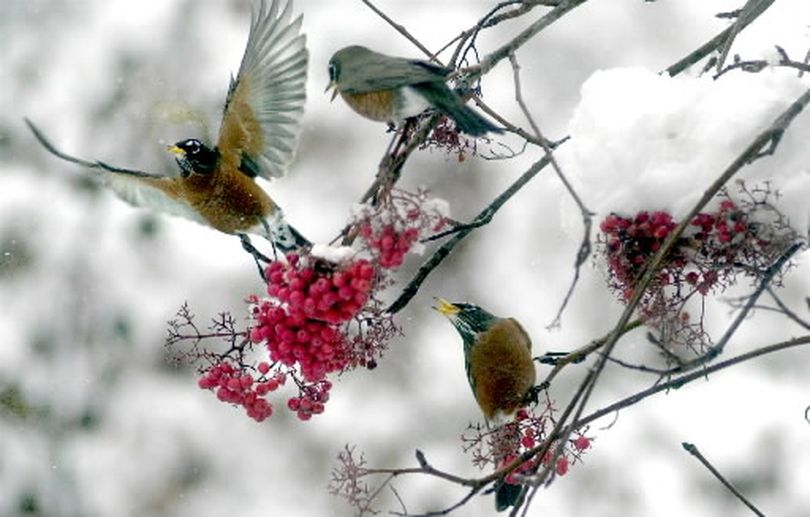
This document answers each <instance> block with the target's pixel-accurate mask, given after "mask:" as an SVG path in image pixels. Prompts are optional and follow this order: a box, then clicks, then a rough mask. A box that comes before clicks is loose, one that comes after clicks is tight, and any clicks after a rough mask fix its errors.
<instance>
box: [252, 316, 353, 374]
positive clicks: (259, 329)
mask: <svg viewBox="0 0 810 517" xmlns="http://www.w3.org/2000/svg"><path fill="white" fill-rule="evenodd" d="M253 317H254V319H255V320H256V323H257V324H256V325H255V326H254V327H253V328H252V329H251V330H250V340H251V341H253V342H254V343H260V342H265V343H266V344H267V349H268V351H269V352H270V359H272V360H273V361H278V362H280V363H282V364H284V365H286V366H290V367H292V366H294V365H295V364H296V363H298V364H299V365H300V368H301V373H302V375H303V376H304V379H306V380H308V381H318V380H321V379H323V378H324V377H325V376H326V375H327V374H328V373H330V372H334V371H340V370H342V369H343V368H344V367H345V366H346V359H345V348H346V342H345V339H344V337H343V334H341V333H340V331H339V330H338V329H336V328H335V327H334V326H333V325H331V324H329V323H326V322H323V321H320V320H314V319H308V318H306V317H305V316H304V315H303V314H302V313H301V312H295V311H292V310H291V309H290V308H289V307H285V306H283V305H278V304H277V303H275V302H272V301H264V302H262V303H261V304H260V305H258V306H256V307H255V308H254V314H253Z"/></svg>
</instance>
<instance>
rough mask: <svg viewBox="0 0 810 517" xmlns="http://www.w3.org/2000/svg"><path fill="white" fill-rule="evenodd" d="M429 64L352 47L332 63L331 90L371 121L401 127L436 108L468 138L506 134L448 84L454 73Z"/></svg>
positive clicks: (329, 86) (330, 65)
mask: <svg viewBox="0 0 810 517" xmlns="http://www.w3.org/2000/svg"><path fill="white" fill-rule="evenodd" d="M452 71H453V69H452V68H445V67H441V66H438V65H435V64H433V63H429V62H427V61H420V60H416V59H406V58H401V57H392V56H386V55H385V54H380V53H378V52H374V51H372V50H369V49H367V48H365V47H361V46H358V45H352V46H350V47H346V48H343V49H341V50H338V51H337V52H335V54H334V55H333V56H332V59H330V60H329V81H330V82H329V85H328V86H327V87H326V91H329V89H331V88H334V93H333V94H332V100H334V98H335V96H336V95H337V94H340V96H341V97H343V100H344V101H346V103H347V104H348V105H349V106H350V107H351V108H352V109H353V110H354V111H356V112H357V113H359V114H360V115H363V116H364V117H366V118H369V119H371V120H377V121H381V122H388V123H393V124H400V123H402V122H403V121H404V120H405V119H407V118H410V117H414V116H416V115H419V114H420V113H422V112H423V111H425V110H426V109H429V108H435V109H437V110H439V111H441V112H442V113H444V114H445V115H447V116H448V117H450V118H451V119H453V120H454V121H455V123H456V126H457V127H458V129H459V130H460V131H462V132H464V133H467V134H470V135H473V136H479V135H483V134H485V133H487V132H488V131H492V132H496V133H501V132H502V130H501V129H500V128H498V127H497V126H495V125H493V124H492V123H491V122H490V121H488V120H487V119H485V118H484V117H482V116H481V115H479V114H478V113H476V112H475V111H473V110H472V109H470V108H469V107H468V106H466V105H465V104H464V101H462V100H461V97H459V96H458V94H456V93H455V92H454V91H453V90H451V89H450V88H448V87H447V84H446V83H445V81H446V80H447V76H448V75H449V74H450V72H452Z"/></svg>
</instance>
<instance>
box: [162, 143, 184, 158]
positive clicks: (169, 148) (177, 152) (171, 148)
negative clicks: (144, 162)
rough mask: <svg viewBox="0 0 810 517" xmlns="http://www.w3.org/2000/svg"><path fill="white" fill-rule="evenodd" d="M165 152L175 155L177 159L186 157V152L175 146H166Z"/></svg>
mask: <svg viewBox="0 0 810 517" xmlns="http://www.w3.org/2000/svg"><path fill="white" fill-rule="evenodd" d="M166 150H167V151H169V152H170V153H172V154H174V155H176V156H177V157H178V158H183V157H185V156H186V152H185V151H184V150H182V149H180V148H179V147H177V146H176V145H167V146H166Z"/></svg>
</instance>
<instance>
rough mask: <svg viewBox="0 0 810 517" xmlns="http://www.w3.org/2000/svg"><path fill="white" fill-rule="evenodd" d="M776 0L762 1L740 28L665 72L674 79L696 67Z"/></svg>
mask: <svg viewBox="0 0 810 517" xmlns="http://www.w3.org/2000/svg"><path fill="white" fill-rule="evenodd" d="M774 1H775V0H762V1H760V2H759V3H758V4H756V5H755V6H754V7H753V8H752V9H751V10H750V11H749V15H748V17H746V19H744V20H740V23H739V28H738V29H735V25H736V24H735V25H732V26H730V27H727V28H726V29H725V30H724V31H723V32H721V33H720V34H718V35H717V36H715V37H713V38H712V39H710V40H709V41H707V42H706V43H704V44H703V45H701V46H700V47H699V48H697V49H696V50H694V51H692V52H691V53H690V54H689V55H687V56H686V57H684V58H683V59H681V60H679V61H678V62H677V63H675V64H673V65H671V66H669V68H667V69H666V70H665V72H666V73H667V74H668V75H669V76H670V77H674V76H676V75H678V74H680V73H681V72H683V71H684V70H686V69H687V68H689V67H690V66H692V65H694V64H695V63H697V62H698V61H700V60H701V59H703V58H704V57H706V56H708V55H709V54H711V53H712V52H714V51H716V50H717V49H718V48H720V46H721V45H723V44H724V43H725V42H726V41H728V38H729V35H730V34H731V33H732V31H734V30H738V31H739V30H742V29H743V28H745V27H747V26H748V25H749V24H750V23H751V22H753V21H754V20H756V19H757V18H759V17H760V16H761V15H762V13H764V12H765V11H766V10H767V9H768V8H769V7H770V6H771V4H773V3H774Z"/></svg>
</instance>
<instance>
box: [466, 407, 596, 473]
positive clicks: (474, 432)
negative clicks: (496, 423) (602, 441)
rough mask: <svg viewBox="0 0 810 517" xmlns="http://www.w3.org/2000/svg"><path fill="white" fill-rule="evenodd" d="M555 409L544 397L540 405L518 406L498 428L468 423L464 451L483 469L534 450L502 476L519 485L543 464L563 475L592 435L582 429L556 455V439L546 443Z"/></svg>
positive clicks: (499, 466)
mask: <svg viewBox="0 0 810 517" xmlns="http://www.w3.org/2000/svg"><path fill="white" fill-rule="evenodd" d="M538 411H539V412H538ZM554 412H555V411H554V407H553V404H552V401H551V400H550V399H548V398H546V400H545V404H544V406H543V407H542V408H538V407H534V408H523V409H520V410H518V411H517V412H516V413H515V416H514V418H513V420H511V421H509V422H507V423H505V424H504V425H502V426H500V427H496V428H488V427H486V426H483V425H481V424H476V425H470V426H469V427H468V428H467V431H466V432H465V433H464V434H463V435H462V436H461V439H462V442H463V448H464V451H465V452H469V453H471V454H472V461H473V464H474V465H475V466H477V467H478V468H480V469H482V470H484V469H487V470H498V469H502V468H505V467H507V466H509V465H511V464H512V463H514V462H515V461H516V460H517V459H518V458H519V457H520V456H521V455H523V454H526V453H527V452H529V451H531V452H532V453H534V455H533V456H531V457H530V458H529V459H527V460H525V461H524V462H523V463H521V464H520V465H518V466H517V468H515V469H514V470H513V471H511V472H510V473H509V474H507V475H506V476H505V477H504V481H505V482H507V483H511V484H519V483H521V479H522V477H523V476H528V475H532V474H534V473H536V472H537V471H538V470H539V469H540V468H543V467H544V468H550V469H552V470H554V471H555V472H556V474H557V475H560V476H562V475H564V474H565V473H567V471H568V468H569V467H570V466H571V465H574V464H575V463H578V462H580V461H581V460H582V454H583V453H584V452H585V451H586V450H588V449H589V448H590V447H591V438H588V437H586V436H585V434H584V433H585V432H586V430H582V431H580V432H579V433H578V434H576V435H575V436H573V437H572V438H571V439H569V440H568V442H566V444H565V446H564V447H563V448H562V452H561V453H560V454H559V455H557V450H558V449H559V441H552V443H550V444H547V443H546V441H547V440H548V438H549V432H550V431H551V430H552V429H553V428H554ZM543 446H545V447H543ZM541 450H546V453H545V454H544V455H543V456H540V455H539V452H540V451H541ZM555 455H557V456H556V457H555Z"/></svg>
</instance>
